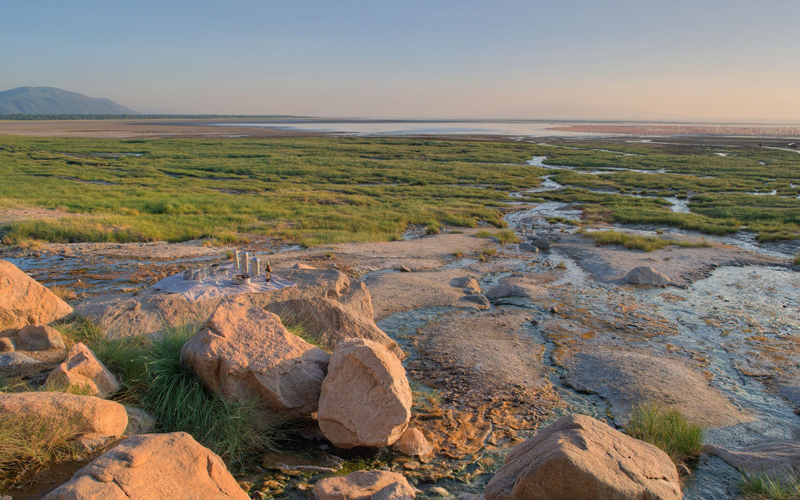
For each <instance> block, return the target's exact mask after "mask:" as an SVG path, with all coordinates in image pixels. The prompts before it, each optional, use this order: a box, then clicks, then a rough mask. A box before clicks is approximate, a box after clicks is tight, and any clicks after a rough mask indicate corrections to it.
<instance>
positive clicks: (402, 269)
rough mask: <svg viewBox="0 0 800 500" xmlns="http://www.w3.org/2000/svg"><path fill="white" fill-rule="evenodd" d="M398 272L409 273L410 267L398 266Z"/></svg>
mask: <svg viewBox="0 0 800 500" xmlns="http://www.w3.org/2000/svg"><path fill="white" fill-rule="evenodd" d="M400 272H401V273H410V272H411V268H409V267H408V266H400Z"/></svg>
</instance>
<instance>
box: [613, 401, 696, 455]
mask: <svg viewBox="0 0 800 500" xmlns="http://www.w3.org/2000/svg"><path fill="white" fill-rule="evenodd" d="M625 432H626V433H627V434H628V435H630V436H631V437H634V438H636V439H640V440H642V441H645V442H647V443H650V444H653V445H655V446H657V447H658V448H660V449H661V450H663V451H664V452H666V453H667V455H669V456H670V458H671V459H672V461H673V462H675V463H676V464H678V463H682V462H684V461H685V460H686V459H690V458H696V457H698V456H699V455H700V448H701V447H702V445H703V428H702V427H701V426H699V425H697V424H693V423H690V422H689V421H688V420H686V418H685V417H684V416H683V415H682V414H681V412H680V411H678V410H677V409H675V408H665V407H662V406H660V405H657V404H643V405H640V406H637V407H636V408H634V409H633V412H632V415H631V421H630V422H628V424H627V425H626V426H625Z"/></svg>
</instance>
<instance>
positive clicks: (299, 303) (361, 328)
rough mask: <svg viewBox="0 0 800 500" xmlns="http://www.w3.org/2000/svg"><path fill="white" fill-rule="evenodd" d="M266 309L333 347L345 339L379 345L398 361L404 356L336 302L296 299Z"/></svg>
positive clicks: (380, 333)
mask: <svg viewBox="0 0 800 500" xmlns="http://www.w3.org/2000/svg"><path fill="white" fill-rule="evenodd" d="M267 310H269V311H272V312H274V313H275V314H278V315H279V316H281V317H283V318H290V319H291V320H292V321H294V322H298V323H302V324H303V325H304V326H305V328H306V330H307V331H308V332H309V333H310V334H311V335H314V336H315V337H316V338H317V339H318V340H319V343H320V344H322V345H324V346H327V347H330V348H335V347H336V346H337V345H338V344H339V342H341V341H343V340H346V339H352V338H356V339H367V340H372V341H374V342H377V343H379V344H381V345H382V346H384V347H386V348H387V349H389V351H391V352H392V353H393V354H394V355H395V356H397V357H398V358H400V359H403V358H404V357H405V353H403V351H402V350H401V349H400V346H398V345H397V342H395V341H394V340H392V339H391V338H389V336H388V335H386V334H385V333H384V332H383V330H381V329H380V328H378V325H376V324H375V322H374V321H373V320H372V319H368V318H366V317H364V316H362V315H361V314H358V313H357V312H355V311H354V310H352V309H350V308H348V307H346V306H344V305H342V304H340V303H339V302H337V301H335V300H331V299H326V298H322V297H319V298H312V299H296V300H287V301H286V302H277V303H275V304H269V305H268V306H267Z"/></svg>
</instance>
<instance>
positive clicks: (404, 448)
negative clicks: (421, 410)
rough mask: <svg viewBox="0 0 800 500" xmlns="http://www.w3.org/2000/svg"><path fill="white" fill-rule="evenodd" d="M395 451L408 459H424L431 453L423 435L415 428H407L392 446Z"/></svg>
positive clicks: (431, 450)
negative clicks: (417, 457) (416, 457)
mask: <svg viewBox="0 0 800 500" xmlns="http://www.w3.org/2000/svg"><path fill="white" fill-rule="evenodd" d="M394 445H395V448H396V449H397V451H399V452H400V453H402V454H403V455H408V456H409V457H415V456H419V457H424V456H427V455H430V454H431V453H432V452H433V449H431V445H430V443H428V440H427V439H426V438H425V435H424V434H423V433H422V431H420V430H419V429H417V428H416V427H409V428H408V429H406V430H405V432H403V435H402V436H400V439H399V440H398V441H397V442H396V443H395V444H394Z"/></svg>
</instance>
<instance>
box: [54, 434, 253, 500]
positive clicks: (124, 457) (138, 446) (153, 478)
mask: <svg viewBox="0 0 800 500" xmlns="http://www.w3.org/2000/svg"><path fill="white" fill-rule="evenodd" d="M201 498H202V499H203V500H230V499H235V500H247V499H249V497H248V495H247V494H246V493H245V492H244V490H242V488H241V487H240V486H239V485H238V484H237V483H236V480H235V479H234V478H233V476H232V475H231V473H230V472H228V470H227V469H226V468H225V463H224V462H223V461H222V459H221V458H219V457H218V456H217V455H216V454H214V453H213V452H212V451H211V450H209V449H207V448H205V447H203V446H202V445H200V444H199V443H198V442H197V441H195V440H194V439H193V438H192V436H190V435H189V434H186V433H185V432H174V433H171V434H144V435H141V436H134V437H131V438H128V439H126V440H125V441H123V442H122V443H120V444H119V445H118V446H116V447H114V448H113V449H111V450H109V451H107V452H106V453H104V454H102V455H100V456H99V457H98V458H96V459H95V460H94V461H93V462H92V463H90V464H89V465H87V466H86V467H84V468H83V469H81V470H79V471H78V472H77V473H76V474H75V475H74V476H73V477H72V479H71V480H70V481H68V482H67V483H64V484H62V485H61V486H59V487H58V488H56V489H55V490H53V491H52V492H50V493H49V494H48V495H47V496H45V497H44V500H90V499H98V500H99V499H103V500H193V499H201Z"/></svg>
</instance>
